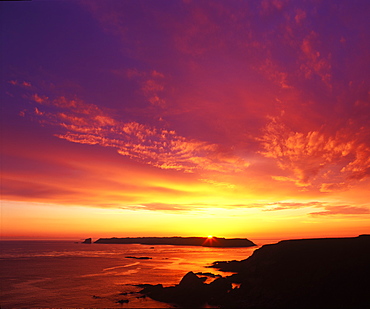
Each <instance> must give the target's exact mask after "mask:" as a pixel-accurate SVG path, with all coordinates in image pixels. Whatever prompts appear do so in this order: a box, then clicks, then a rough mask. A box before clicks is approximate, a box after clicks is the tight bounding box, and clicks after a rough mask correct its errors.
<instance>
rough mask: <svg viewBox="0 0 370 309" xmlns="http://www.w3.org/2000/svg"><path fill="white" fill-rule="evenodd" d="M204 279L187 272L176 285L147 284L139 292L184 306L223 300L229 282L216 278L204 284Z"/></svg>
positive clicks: (195, 305)
mask: <svg viewBox="0 0 370 309" xmlns="http://www.w3.org/2000/svg"><path fill="white" fill-rule="evenodd" d="M206 279H207V278H205V277H203V278H200V277H198V276H197V275H195V274H194V273H193V272H188V273H187V274H186V275H185V276H184V277H183V278H182V279H181V281H180V283H179V284H178V285H176V286H173V287H163V286H162V285H161V284H158V285H147V286H146V287H145V288H144V289H143V290H142V291H141V293H143V294H144V295H146V296H149V297H150V298H152V299H154V300H157V301H162V302H166V303H173V304H177V305H180V306H185V307H201V306H203V305H204V304H206V303H212V302H213V303H215V304H216V303H220V302H221V301H224V299H223V298H225V297H226V295H227V293H228V292H230V291H231V289H232V285H231V283H230V282H229V281H228V280H227V279H225V278H218V279H216V280H214V281H213V282H211V283H210V284H206V283H204V281H205V280H206Z"/></svg>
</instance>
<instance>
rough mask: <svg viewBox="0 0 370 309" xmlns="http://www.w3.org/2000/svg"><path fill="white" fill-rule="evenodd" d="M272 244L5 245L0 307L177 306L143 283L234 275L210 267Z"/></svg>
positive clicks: (0, 256)
mask: <svg viewBox="0 0 370 309" xmlns="http://www.w3.org/2000/svg"><path fill="white" fill-rule="evenodd" d="M273 242H276V241H274V240H261V241H259V242H256V241H255V243H257V247H249V248H211V247H199V246H171V245H156V246H150V245H140V244H95V243H93V244H82V243H81V242H74V241H61V240H58V241H55V240H53V241H51V240H50V241H46V240H45V241H0V249H1V250H0V278H1V281H0V293H1V294H0V308H1V309H7V308H173V307H174V306H173V305H171V304H166V303H162V302H157V301H154V300H152V299H150V298H149V297H143V295H142V294H140V293H139V292H140V290H142V287H139V286H138V285H142V284H159V283H160V284H163V286H172V285H175V284H178V283H179V282H180V280H181V278H182V277H183V276H184V275H185V274H186V273H187V272H189V271H193V272H194V273H197V272H202V273H212V274H214V275H221V276H227V275H230V274H232V273H227V272H221V271H218V270H216V269H214V268H209V266H210V265H211V264H212V263H213V262H215V261H230V260H243V259H246V258H247V257H249V256H250V255H251V254H252V253H253V251H254V250H255V249H256V248H259V247H260V246H261V245H263V244H266V243H273ZM207 280H208V281H207V282H210V281H212V280H214V278H212V277H211V276H209V277H208V279H207ZM125 300H128V302H126V303H123V302H120V301H125Z"/></svg>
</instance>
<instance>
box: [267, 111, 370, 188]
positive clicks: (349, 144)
mask: <svg viewBox="0 0 370 309" xmlns="http://www.w3.org/2000/svg"><path fill="white" fill-rule="evenodd" d="M364 134H366V132H365V131H362V132H361V131H359V132H352V131H351V130H347V129H343V130H339V131H337V132H335V134H331V135H328V134H326V133H324V132H320V130H317V131H309V132H307V133H305V132H297V131H293V130H291V129H289V128H288V127H287V126H286V125H285V124H284V123H283V122H282V121H281V120H279V119H278V118H273V119H271V121H270V123H268V124H267V125H266V127H265V129H264V135H263V137H262V138H260V141H261V142H262V145H263V148H264V150H263V151H261V154H262V155H264V156H265V157H268V158H273V159H276V161H277V164H278V165H279V167H280V168H282V169H284V170H288V171H290V172H291V173H292V174H293V175H294V176H295V179H296V182H297V185H311V184H314V183H315V181H317V182H318V183H319V184H321V190H322V191H328V190H333V189H334V188H335V187H337V188H339V187H341V188H344V187H345V185H344V184H343V182H344V181H347V180H350V179H363V178H365V177H367V176H369V167H370V161H369V155H370V147H369V146H368V145H366V144H365V143H364V142H363V135H364ZM275 179H277V180H284V179H279V178H276V177H275ZM327 179H331V180H332V182H331V184H330V185H329V182H328V181H327Z"/></svg>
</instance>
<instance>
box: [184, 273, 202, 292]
mask: <svg viewBox="0 0 370 309" xmlns="http://www.w3.org/2000/svg"><path fill="white" fill-rule="evenodd" d="M206 279H207V278H199V277H198V276H197V275H196V274H194V273H193V272H192V271H189V272H188V273H187V274H186V275H185V276H184V277H183V278H182V279H181V281H180V283H179V285H178V287H179V288H181V289H188V290H197V289H201V288H203V286H204V281H205V280H206Z"/></svg>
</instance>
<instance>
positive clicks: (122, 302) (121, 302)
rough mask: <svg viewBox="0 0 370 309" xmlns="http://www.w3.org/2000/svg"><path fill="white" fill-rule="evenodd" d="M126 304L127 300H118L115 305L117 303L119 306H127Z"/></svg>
mask: <svg viewBox="0 0 370 309" xmlns="http://www.w3.org/2000/svg"><path fill="white" fill-rule="evenodd" d="M128 302H129V300H128V299H120V300H118V301H117V303H119V304H127V303H128Z"/></svg>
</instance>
